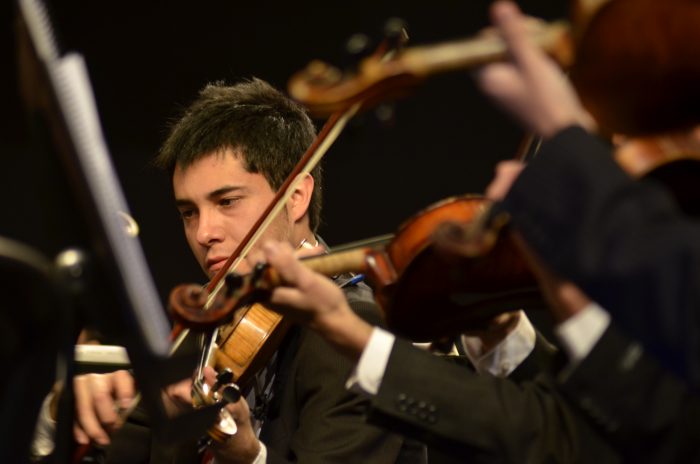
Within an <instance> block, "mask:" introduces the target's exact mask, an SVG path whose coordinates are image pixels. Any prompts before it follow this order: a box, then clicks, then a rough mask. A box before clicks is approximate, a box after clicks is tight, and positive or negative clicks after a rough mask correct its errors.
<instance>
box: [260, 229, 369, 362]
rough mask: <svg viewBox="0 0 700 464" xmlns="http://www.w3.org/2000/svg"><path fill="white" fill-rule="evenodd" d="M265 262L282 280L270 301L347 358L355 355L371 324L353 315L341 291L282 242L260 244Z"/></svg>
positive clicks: (366, 338) (365, 340)
mask: <svg viewBox="0 0 700 464" xmlns="http://www.w3.org/2000/svg"><path fill="white" fill-rule="evenodd" d="M263 249H264V251H265V256H266V258H267V262H268V263H269V264H270V265H271V266H272V267H274V268H275V269H276V270H277V271H278V272H279V273H280V275H281V277H282V279H283V280H284V281H285V286H283V287H278V288H276V289H275V290H274V291H273V292H272V296H271V298H270V301H271V302H272V303H273V304H274V305H279V307H276V308H275V309H276V310H280V311H282V312H284V313H285V314H288V315H290V316H291V317H293V318H294V319H295V320H297V321H300V322H302V323H305V324H307V325H308V326H309V327H310V328H312V329H314V330H316V331H317V332H319V333H320V334H321V336H323V337H324V338H325V339H326V340H327V341H328V342H329V343H330V344H331V345H333V346H334V347H336V348H337V349H338V350H339V351H340V352H342V353H343V354H345V355H346V356H349V357H350V358H352V359H354V360H357V359H359V357H360V355H361V353H362V350H363V349H364V347H365V346H366V345H367V343H368V341H369V338H370V335H371V333H372V326H370V325H369V324H368V323H366V322H365V321H364V320H362V319H361V318H360V317H359V316H357V315H356V314H355V313H354V312H353V311H352V309H350V306H349V305H348V302H347V300H346V299H345V295H344V294H343V291H342V290H341V289H340V288H338V286H336V285H335V284H334V283H333V282H332V281H331V280H330V279H328V278H327V277H325V276H323V275H321V274H317V273H315V272H313V271H311V270H310V269H308V268H307V267H305V266H303V265H302V264H301V263H300V262H299V260H298V259H297V258H296V257H295V256H294V251H293V250H292V248H291V246H290V245H289V244H286V243H280V242H268V243H266V244H265V245H263Z"/></svg>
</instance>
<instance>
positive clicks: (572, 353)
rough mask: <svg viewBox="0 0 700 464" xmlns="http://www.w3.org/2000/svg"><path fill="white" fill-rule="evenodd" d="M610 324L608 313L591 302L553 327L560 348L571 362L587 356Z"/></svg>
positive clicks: (575, 362) (576, 361)
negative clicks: (559, 342)
mask: <svg viewBox="0 0 700 464" xmlns="http://www.w3.org/2000/svg"><path fill="white" fill-rule="evenodd" d="M609 325H610V314H608V313H607V311H605V310H604V309H603V308H601V307H600V306H599V305H598V304H597V303H594V302H591V303H589V304H588V306H586V307H585V308H583V309H582V310H581V311H580V312H578V313H577V314H575V315H573V316H571V317H570V318H569V319H567V320H566V321H564V322H562V323H561V324H559V325H558V326H557V327H555V329H554V332H555V333H556V335H557V337H558V338H559V341H561V345H562V348H563V349H564V351H565V352H566V354H567V355H568V356H569V360H570V361H571V363H572V364H577V363H579V362H580V361H581V360H582V359H583V358H585V357H586V356H588V353H590V352H591V350H592V349H593V347H594V346H595V344H596V343H598V340H600V337H601V336H602V335H603V333H604V332H605V330H606V329H607V328H608V326H609Z"/></svg>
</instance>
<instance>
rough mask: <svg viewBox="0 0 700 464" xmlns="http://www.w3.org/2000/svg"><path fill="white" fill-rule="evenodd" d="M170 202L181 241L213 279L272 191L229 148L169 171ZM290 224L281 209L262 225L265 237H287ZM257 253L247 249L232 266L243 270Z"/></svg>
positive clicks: (277, 238)
mask: <svg viewBox="0 0 700 464" xmlns="http://www.w3.org/2000/svg"><path fill="white" fill-rule="evenodd" d="M173 190H174V192H175V202H176V205H177V208H178V210H179V211H180V215H181V217H182V222H183V225H184V227H185V236H186V237H187V242H188V243H189V245H190V248H192V252H193V253H194V255H195V257H196V258H197V261H198V262H199V265H200V266H202V269H204V272H206V273H207V275H209V277H210V278H211V277H213V276H214V275H215V274H216V273H217V272H218V271H219V269H221V267H222V266H223V265H224V263H225V261H226V259H228V257H229V256H230V255H231V254H232V253H233V252H234V251H235V250H236V248H237V247H238V245H239V244H240V243H241V240H243V238H244V237H245V235H246V234H247V233H248V231H249V230H250V228H251V227H252V226H253V224H254V223H255V221H257V220H258V218H259V217H260V215H261V214H262V212H263V211H264V210H265V208H266V207H267V205H268V204H269V203H270V201H272V198H273V197H274V196H275V192H274V191H273V190H272V188H271V187H270V184H269V183H268V182H267V180H266V179H265V177H264V176H263V175H262V174H257V173H251V172H248V171H246V170H245V168H244V167H243V161H242V158H241V157H240V156H237V155H236V154H235V152H234V151H233V150H231V149H226V150H222V151H218V152H215V153H212V154H210V155H207V156H205V157H203V158H200V159H199V160H197V161H196V162H194V163H193V164H192V165H190V166H188V167H187V168H186V169H184V170H183V169H180V167H179V166H176V168H175V173H174V174H173ZM291 231H292V224H290V223H289V221H288V219H287V215H286V214H285V212H284V211H283V212H282V214H280V216H278V217H277V218H276V219H275V220H274V221H273V223H272V225H271V226H270V227H269V228H268V230H267V231H266V232H265V235H264V236H263V239H262V240H260V241H259V242H258V243H260V244H261V243H263V242H264V241H265V240H268V239H276V240H287V241H289V240H291ZM259 256H260V254H259V253H255V252H253V253H252V254H251V255H249V259H247V260H244V261H243V262H241V264H240V265H239V266H238V269H236V271H237V272H240V273H246V272H249V271H250V270H251V268H252V265H254V264H255V262H256V258H257V257H259Z"/></svg>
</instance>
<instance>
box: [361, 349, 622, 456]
mask: <svg viewBox="0 0 700 464" xmlns="http://www.w3.org/2000/svg"><path fill="white" fill-rule="evenodd" d="M460 364H461V363H455V362H448V360H446V359H443V358H440V357H437V356H435V355H432V354H430V353H426V352H424V351H422V350H420V349H417V348H415V347H413V346H412V345H411V344H410V343H408V342H406V341H403V340H397V341H396V343H395V344H394V347H393V349H392V352H391V356H390V358H389V362H388V364H387V369H386V372H385V374H384V378H383V380H382V383H381V386H380V389H379V392H378V394H377V395H376V397H374V399H373V402H372V407H373V409H372V412H371V414H370V418H371V420H372V421H373V422H376V423H378V424H381V425H384V426H386V427H389V428H391V429H392V430H397V431H400V432H402V433H404V434H405V435H407V436H412V437H415V438H417V439H420V440H422V441H424V442H425V443H427V444H429V445H431V446H432V447H434V448H435V449H437V450H438V451H440V452H441V454H445V455H449V456H452V457H453V458H454V459H455V462H469V463H474V462H485V463H497V462H512V463H528V462H530V463H549V462H551V463H554V462H558V463H574V462H593V461H595V462H598V463H602V462H605V463H608V462H618V461H617V457H616V456H615V454H614V453H613V452H612V451H611V449H610V448H609V447H608V446H607V445H606V444H605V443H604V442H603V441H602V440H601V439H600V437H599V436H598V435H597V434H596V433H595V432H594V431H592V430H591V429H590V428H589V427H588V425H587V424H585V423H584V422H583V421H579V420H578V417H577V416H576V415H572V414H571V412H570V410H569V406H568V405H567V403H566V402H565V401H564V400H563V398H562V397H561V396H560V393H559V392H558V391H557V389H556V384H555V382H554V381H553V379H552V377H551V376H550V375H548V371H549V369H550V368H554V367H555V366H554V365H555V364H558V357H557V355H556V352H555V350H554V348H553V347H552V346H551V345H549V344H548V343H547V342H546V341H545V340H544V339H543V338H541V337H539V338H538V340H537V344H536V348H535V350H534V351H533V352H532V353H531V355H530V356H529V357H528V358H527V359H526V360H525V361H524V362H523V363H522V364H521V365H520V366H519V367H518V368H517V369H516V370H515V371H514V372H513V373H512V374H511V376H510V377H509V378H507V379H503V378H496V377H493V376H490V375H478V374H477V373H476V372H474V371H473V369H471V368H470V367H468V366H466V365H460Z"/></svg>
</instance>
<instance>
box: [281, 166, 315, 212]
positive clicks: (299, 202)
mask: <svg viewBox="0 0 700 464" xmlns="http://www.w3.org/2000/svg"><path fill="white" fill-rule="evenodd" d="M313 191H314V178H313V177H311V174H306V175H304V178H303V179H302V180H301V182H299V183H298V184H297V186H296V187H295V188H294V192H292V196H291V197H290V198H289V201H288V202H287V212H288V213H289V217H290V218H291V219H292V221H294V222H298V221H299V220H301V219H302V218H303V217H304V215H305V214H306V213H307V212H308V210H309V203H311V194H312V193H313Z"/></svg>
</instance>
